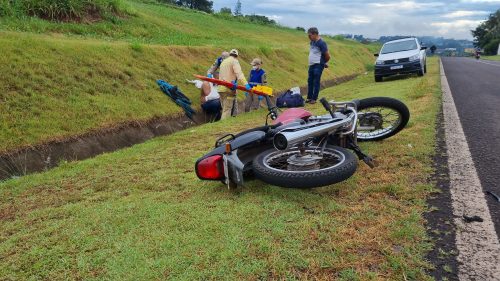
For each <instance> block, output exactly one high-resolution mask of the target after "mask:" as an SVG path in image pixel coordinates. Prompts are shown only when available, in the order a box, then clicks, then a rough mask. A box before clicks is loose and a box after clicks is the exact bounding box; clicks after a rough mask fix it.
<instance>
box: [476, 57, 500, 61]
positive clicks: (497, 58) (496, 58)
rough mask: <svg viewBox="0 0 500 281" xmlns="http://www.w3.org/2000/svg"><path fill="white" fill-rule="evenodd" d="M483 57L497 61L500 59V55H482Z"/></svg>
mask: <svg viewBox="0 0 500 281" xmlns="http://www.w3.org/2000/svg"><path fill="white" fill-rule="evenodd" d="M481 58H482V59H485V60H496V61H500V56H482V57H481Z"/></svg>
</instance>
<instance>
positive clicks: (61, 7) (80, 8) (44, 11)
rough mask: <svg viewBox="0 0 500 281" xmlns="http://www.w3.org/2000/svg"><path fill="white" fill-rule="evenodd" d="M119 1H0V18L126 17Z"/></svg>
mask: <svg viewBox="0 0 500 281" xmlns="http://www.w3.org/2000/svg"><path fill="white" fill-rule="evenodd" d="M126 14H127V11H126V7H125V4H124V3H123V2H122V1H121V0H85V1H75V0H62V1H61V0H17V1H10V0H1V1H0V16H4V17H14V18H18V19H20V20H23V19H24V20H25V19H26V18H27V17H31V16H35V17H38V18H40V19H46V20H51V21H77V22H94V21H99V20H113V19H115V18H116V17H117V16H120V15H123V16H124V15H126Z"/></svg>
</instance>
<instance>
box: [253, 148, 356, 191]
mask: <svg viewBox="0 0 500 281" xmlns="http://www.w3.org/2000/svg"><path fill="white" fill-rule="evenodd" d="M305 152H306V154H308V155H310V156H312V157H317V156H319V154H320V152H321V147H308V148H306V149H305ZM298 155H300V152H299V149H298V148H297V147H293V148H291V149H287V150H283V151H282V150H276V149H274V148H273V149H269V150H266V151H264V152H262V153H261V154H259V155H258V156H257V157H256V158H255V159H254V160H253V164H252V165H253V171H254V174H255V177H256V178H258V179H260V180H262V181H264V182H267V183H270V184H272V185H277V186H281V187H288V188H314V187H320V186H325V185H330V184H334V183H338V182H341V181H344V180H346V179H348V178H350V177H351V176H352V175H353V174H354V172H355V171H356V168H357V165H358V160H357V158H356V156H355V155H354V154H353V153H352V152H350V151H349V150H347V149H345V148H342V147H338V146H332V145H327V146H326V147H325V150H324V151H323V157H322V159H321V160H319V161H317V163H316V165H313V166H308V167H301V166H296V165H293V164H290V162H289V159H292V158H293V157H297V156H298Z"/></svg>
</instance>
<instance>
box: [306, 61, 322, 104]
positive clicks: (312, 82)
mask: <svg viewBox="0 0 500 281" xmlns="http://www.w3.org/2000/svg"><path fill="white" fill-rule="evenodd" d="M324 69H325V65H324V64H313V65H310V66H309V79H307V99H308V100H317V99H318V95H319V88H320V82H321V74H323V70H324Z"/></svg>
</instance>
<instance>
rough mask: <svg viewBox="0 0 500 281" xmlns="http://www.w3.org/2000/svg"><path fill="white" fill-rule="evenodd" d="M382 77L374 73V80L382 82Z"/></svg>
mask: <svg viewBox="0 0 500 281" xmlns="http://www.w3.org/2000/svg"><path fill="white" fill-rule="evenodd" d="M382 79H383V77H382V76H379V75H375V82H382Z"/></svg>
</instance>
